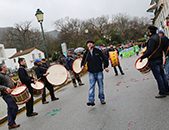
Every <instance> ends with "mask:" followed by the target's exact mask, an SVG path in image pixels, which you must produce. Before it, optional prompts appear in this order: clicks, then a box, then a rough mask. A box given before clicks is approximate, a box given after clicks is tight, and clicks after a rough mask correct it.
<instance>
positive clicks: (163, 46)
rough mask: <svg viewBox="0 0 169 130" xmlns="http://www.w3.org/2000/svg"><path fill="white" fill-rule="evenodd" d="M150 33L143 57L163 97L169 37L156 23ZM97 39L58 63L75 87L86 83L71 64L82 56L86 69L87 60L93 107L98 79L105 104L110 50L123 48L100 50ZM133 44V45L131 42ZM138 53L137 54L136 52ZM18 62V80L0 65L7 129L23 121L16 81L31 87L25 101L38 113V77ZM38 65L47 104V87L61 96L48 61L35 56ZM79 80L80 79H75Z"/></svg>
mask: <svg viewBox="0 0 169 130" xmlns="http://www.w3.org/2000/svg"><path fill="white" fill-rule="evenodd" d="M148 29H149V34H150V39H149V40H148V41H147V44H146V47H147V50H146V51H145V52H143V55H142V56H141V57H140V59H141V61H140V62H142V60H143V59H144V58H148V61H149V66H150V68H151V70H152V72H153V75H154V77H155V79H156V81H157V84H158V89H159V93H158V94H157V95H156V96H155V97H156V98H164V97H166V95H169V86H168V80H167V78H168V79H169V57H168V55H169V54H168V50H169V48H168V46H169V45H168V44H169V43H168V41H169V40H168V38H167V37H166V36H165V35H164V32H163V31H161V30H160V31H158V34H157V33H156V31H157V28H156V27H155V26H150V27H149V28H148ZM94 44H95V43H94V41H92V40H88V41H87V42H86V46H87V50H86V51H85V52H84V54H83V55H81V53H78V54H77V55H76V56H73V55H72V53H71V52H70V51H68V52H67V56H64V55H62V56H60V57H59V58H58V62H59V63H60V64H62V65H63V66H64V67H65V68H66V69H67V71H68V72H69V73H70V75H71V79H72V84H73V86H74V87H75V88H76V87H77V82H78V85H79V86H82V85H84V83H83V82H82V80H81V78H80V76H79V74H78V73H75V72H74V71H73V68H72V63H73V62H74V60H75V59H76V58H81V60H82V61H81V68H82V70H83V69H84V68H85V64H86V63H87V67H88V72H89V84H90V87H89V91H88V102H87V105H88V106H94V105H95V84H96V82H97V84H98V88H99V90H98V91H99V92H98V97H99V99H100V103H101V104H102V105H104V104H106V101H105V94H104V84H103V70H105V71H106V72H109V69H108V66H109V59H110V58H111V57H110V52H116V53H117V55H119V51H121V50H122V49H124V48H119V50H118V49H116V48H115V47H114V46H113V44H110V46H109V48H108V49H106V50H105V49H103V50H101V49H97V48H96V47H95V46H94ZM130 47H133V45H132V44H131V45H130ZM139 48H140V49H141V46H140V45H139ZM138 51H139V50H136V49H135V52H136V54H137V52H138ZM163 51H164V53H165V54H166V64H165V71H166V74H165V72H164V69H163V59H162V57H163ZM137 55H138V54H137ZM18 63H19V69H18V75H19V79H20V80H17V81H14V80H12V79H11V78H10V77H9V76H8V75H7V74H6V72H7V66H6V65H5V64H2V63H1V64H0V91H1V94H2V98H3V99H4V101H5V102H6V104H7V106H8V128H9V129H12V128H16V127H19V126H20V124H16V122H15V119H16V115H17V111H18V106H17V104H16V102H15V101H14V100H13V98H12V97H11V95H10V93H11V91H12V89H13V88H14V87H15V86H16V83H19V84H25V85H26V87H27V88H28V90H29V92H30V94H31V99H30V100H29V101H28V102H27V103H26V116H27V117H31V116H36V115H38V113H37V112H35V111H34V109H33V103H34V101H33V97H34V95H33V88H32V87H31V83H34V84H35V83H36V81H37V80H36V78H35V77H34V76H32V77H30V76H29V75H28V73H27V71H26V69H25V68H26V61H25V59H24V58H19V59H18ZM34 65H35V69H34V71H35V73H36V77H37V78H38V80H40V81H41V82H43V83H44V85H45V87H44V89H43V93H42V104H48V103H49V101H46V88H47V89H48V90H49V93H50V96H51V101H55V100H59V98H57V97H55V94H54V89H53V85H52V84H51V83H50V82H49V81H48V80H47V79H46V76H47V75H48V73H46V71H47V69H48V68H49V67H50V65H47V64H46V60H45V59H36V60H35V61H34ZM116 66H118V68H119V71H120V73H121V75H124V74H125V73H124V71H123V69H122V66H121V65H120V64H118V65H116ZM116 66H113V68H114V72H115V76H118V71H117V69H116ZM76 80H77V82H76Z"/></svg>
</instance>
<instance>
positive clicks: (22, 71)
mask: <svg viewBox="0 0 169 130" xmlns="http://www.w3.org/2000/svg"><path fill="white" fill-rule="evenodd" d="M18 63H19V69H18V75H19V78H20V80H21V82H22V84H25V85H26V86H27V88H28V90H29V92H30V94H31V99H30V100H29V101H28V102H27V103H26V111H27V112H26V115H27V117H31V116H36V115H38V113H37V112H33V111H34V110H33V88H32V87H31V83H35V81H33V79H34V77H29V76H28V73H27V71H26V70H25V68H26V61H25V59H24V58H19V59H18Z"/></svg>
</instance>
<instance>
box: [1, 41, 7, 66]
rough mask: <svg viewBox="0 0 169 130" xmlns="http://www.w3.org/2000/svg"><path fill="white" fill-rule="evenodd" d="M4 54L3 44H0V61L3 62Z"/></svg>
mask: <svg viewBox="0 0 169 130" xmlns="http://www.w3.org/2000/svg"><path fill="white" fill-rule="evenodd" d="M5 60H6V56H5V49H4V45H3V44H0V63H2V62H5Z"/></svg>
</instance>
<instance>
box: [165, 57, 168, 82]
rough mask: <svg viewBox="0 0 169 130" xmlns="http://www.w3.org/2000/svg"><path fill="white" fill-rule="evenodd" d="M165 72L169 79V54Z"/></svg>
mask: <svg viewBox="0 0 169 130" xmlns="http://www.w3.org/2000/svg"><path fill="white" fill-rule="evenodd" d="M165 72H166V77H167V79H169V57H168V56H166V63H165Z"/></svg>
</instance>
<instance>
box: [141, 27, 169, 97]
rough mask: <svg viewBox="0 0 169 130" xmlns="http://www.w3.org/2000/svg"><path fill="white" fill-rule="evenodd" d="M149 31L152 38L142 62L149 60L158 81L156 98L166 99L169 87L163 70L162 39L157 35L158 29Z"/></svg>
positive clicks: (153, 28)
mask: <svg viewBox="0 0 169 130" xmlns="http://www.w3.org/2000/svg"><path fill="white" fill-rule="evenodd" d="M148 29H149V34H150V36H151V37H150V39H149V40H148V42H147V50H146V52H145V53H144V55H142V56H141V62H142V59H144V58H148V61H149V66H150V68H151V70H152V72H153V75H154V77H155V79H156V81H157V84H158V89H159V94H158V95H156V96H155V98H164V97H166V95H168V94H169V86H168V81H167V77H166V75H165V73H164V69H163V60H162V57H163V54H162V44H161V38H160V37H159V36H158V34H156V30H157V27H155V26H149V27H148Z"/></svg>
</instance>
